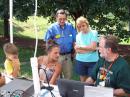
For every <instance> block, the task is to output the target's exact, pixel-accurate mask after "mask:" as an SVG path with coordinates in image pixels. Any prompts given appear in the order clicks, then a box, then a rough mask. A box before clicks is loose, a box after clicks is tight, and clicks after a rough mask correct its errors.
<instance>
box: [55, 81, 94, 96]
mask: <svg viewBox="0 0 130 97" xmlns="http://www.w3.org/2000/svg"><path fill="white" fill-rule="evenodd" d="M57 84H58V88H59V92H60V95H61V96H62V97H84V86H85V85H87V86H88V84H87V83H83V82H80V81H75V80H67V79H59V80H58V81H57ZM91 86H92V85H91Z"/></svg>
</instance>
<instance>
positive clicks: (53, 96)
mask: <svg viewBox="0 0 130 97" xmlns="http://www.w3.org/2000/svg"><path fill="white" fill-rule="evenodd" d="M39 69H42V70H43V71H44V73H45V76H46V80H47V85H48V86H42V87H41V89H46V90H48V91H50V93H51V96H52V97H55V95H54V94H53V93H52V90H53V89H54V87H52V86H50V84H49V79H48V76H47V73H46V69H44V68H39Z"/></svg>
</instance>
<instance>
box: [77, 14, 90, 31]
mask: <svg viewBox="0 0 130 97" xmlns="http://www.w3.org/2000/svg"><path fill="white" fill-rule="evenodd" d="M81 23H86V25H87V27H88V29H89V22H88V20H87V19H86V18H85V17H83V16H80V17H79V18H78V19H77V20H76V28H77V30H78V32H80V29H79V28H78V25H79V24H81Z"/></svg>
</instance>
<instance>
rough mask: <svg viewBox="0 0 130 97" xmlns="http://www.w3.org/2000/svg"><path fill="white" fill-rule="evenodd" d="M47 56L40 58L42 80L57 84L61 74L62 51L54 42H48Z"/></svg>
mask: <svg viewBox="0 0 130 97" xmlns="http://www.w3.org/2000/svg"><path fill="white" fill-rule="evenodd" d="M46 52H47V55H44V56H40V57H38V64H39V67H40V69H39V75H40V80H41V81H43V82H47V81H48V82H49V83H50V84H56V81H57V79H58V78H59V76H60V73H61V64H60V63H59V56H60V49H59V46H58V44H56V43H55V42H54V41H53V40H49V41H48V45H47V47H46Z"/></svg>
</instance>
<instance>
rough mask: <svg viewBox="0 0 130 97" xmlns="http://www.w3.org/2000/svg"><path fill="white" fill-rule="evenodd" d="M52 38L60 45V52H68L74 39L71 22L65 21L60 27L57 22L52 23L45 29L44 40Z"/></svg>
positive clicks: (74, 31)
mask: <svg viewBox="0 0 130 97" xmlns="http://www.w3.org/2000/svg"><path fill="white" fill-rule="evenodd" d="M49 39H52V40H54V41H55V42H56V43H58V44H59V46H60V53H69V52H71V51H72V49H73V43H74V42H75V41H76V30H75V29H74V27H73V26H72V24H71V23H68V22H66V23H65V25H64V27H63V28H62V27H61V26H60V25H59V24H58V22H56V23H53V24H52V25H51V26H50V27H49V28H48V30H47V32H46V35H45V41H47V40H49Z"/></svg>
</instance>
